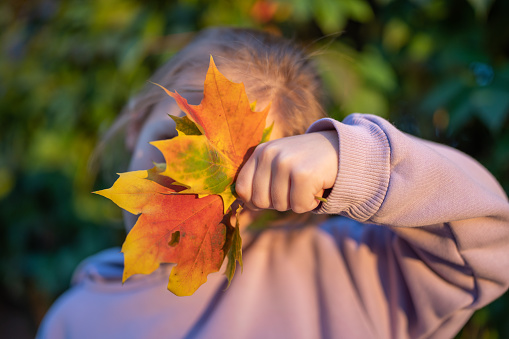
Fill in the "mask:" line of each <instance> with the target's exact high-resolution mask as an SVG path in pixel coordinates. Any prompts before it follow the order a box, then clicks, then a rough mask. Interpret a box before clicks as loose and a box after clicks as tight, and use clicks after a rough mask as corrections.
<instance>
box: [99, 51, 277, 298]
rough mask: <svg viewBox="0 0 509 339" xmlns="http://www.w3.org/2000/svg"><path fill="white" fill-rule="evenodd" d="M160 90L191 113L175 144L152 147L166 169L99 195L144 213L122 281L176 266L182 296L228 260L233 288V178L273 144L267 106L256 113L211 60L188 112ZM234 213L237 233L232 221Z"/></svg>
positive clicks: (133, 176) (174, 280)
mask: <svg viewBox="0 0 509 339" xmlns="http://www.w3.org/2000/svg"><path fill="white" fill-rule="evenodd" d="M156 85H157V84H156ZM158 86H160V85H158ZM160 87H161V88H162V89H164V90H165V91H166V93H167V94H168V95H169V96H171V97H172V98H174V99H175V101H176V103H177V104H178V106H179V107H180V109H181V110H182V111H183V112H185V113H186V116H184V117H182V118H180V117H174V116H170V117H171V118H172V119H173V120H174V121H175V123H176V128H177V131H178V136H177V137H175V138H173V139H170V140H162V141H154V142H152V143H151V144H152V145H154V146H155V147H157V148H158V149H159V150H160V151H161V152H162V154H163V155H164V159H165V163H163V164H156V165H155V167H154V168H152V169H149V170H142V171H134V172H127V173H120V174H119V178H118V179H117V181H116V182H115V183H114V184H113V186H112V187H111V188H109V189H105V190H101V191H97V192H94V193H97V194H100V195H102V196H104V197H106V198H108V199H110V200H112V201H113V202H114V203H116V204H117V205H118V206H119V207H121V208H123V209H125V210H126V211H128V212H130V213H133V214H140V216H139V218H138V221H137V222H136V224H135V225H134V227H133V229H132V230H131V231H130V232H129V234H128V235H127V238H126V240H125V242H124V244H123V246H122V252H123V253H124V273H123V278H122V281H123V282H125V281H126V280H127V279H128V278H129V277H130V276H132V275H134V274H138V273H141V274H150V273H152V272H153V271H155V270H156V269H157V268H158V267H159V265H160V264H161V263H174V264H176V265H175V266H174V267H173V268H172V270H171V272H170V277H169V283H168V289H169V290H170V291H171V292H173V293H175V294H176V295H178V296H185V295H191V294H193V293H194V292H195V291H196V290H197V289H198V288H199V287H200V286H201V285H202V284H203V283H205V282H206V281H207V275H208V274H210V273H213V272H217V271H219V269H220V268H221V266H222V263H223V261H224V260H225V258H226V257H228V264H227V267H226V272H225V274H226V276H227V278H228V281H229V283H230V282H231V279H232V278H233V275H234V273H235V268H236V261H238V262H239V264H240V266H241V267H242V240H241V238H240V231H239V224H238V214H239V213H240V210H241V207H239V208H237V209H235V210H234V209H233V208H232V204H233V203H234V201H235V200H236V196H235V189H234V188H235V179H236V176H237V174H238V172H239V170H240V168H241V167H242V165H243V164H244V162H245V161H246V160H247V159H248V158H249V156H250V155H251V153H252V151H253V150H254V148H255V147H256V145H258V144H260V143H261V142H264V141H266V140H267V139H268V138H269V135H270V130H271V128H270V127H269V128H265V124H266V118H267V114H268V111H269V107H266V108H265V109H264V110H262V111H261V112H256V111H254V110H255V107H254V106H255V104H250V103H249V100H248V98H247V95H246V92H245V88H244V85H243V84H242V83H240V84H236V83H233V82H231V81H229V80H228V79H226V78H225V77H224V76H223V75H222V74H221V73H220V72H219V70H218V69H217V67H216V65H215V64H214V60H213V59H212V57H211V58H210V66H209V69H208V71H207V76H206V79H205V86H204V92H203V100H202V102H201V103H200V105H196V106H194V105H189V104H188V103H187V100H186V99H184V98H183V97H182V96H180V95H179V94H178V93H177V92H176V91H175V93H173V92H170V91H168V90H167V89H165V88H164V87H162V86H160ZM234 213H236V214H237V223H236V225H235V226H233V225H231V224H230V222H229V220H230V217H231V216H232V215H233V214H234Z"/></svg>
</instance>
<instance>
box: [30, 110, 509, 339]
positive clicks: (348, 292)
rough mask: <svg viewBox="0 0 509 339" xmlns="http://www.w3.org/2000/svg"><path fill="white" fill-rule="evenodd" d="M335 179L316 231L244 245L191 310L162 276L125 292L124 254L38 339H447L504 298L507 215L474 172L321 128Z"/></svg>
mask: <svg viewBox="0 0 509 339" xmlns="http://www.w3.org/2000/svg"><path fill="white" fill-rule="evenodd" d="M330 129H336V130H337V132H338V135H339V159H340V160H339V171H338V176H337V180H336V184H335V186H334V188H333V189H332V191H331V193H330V195H329V196H328V202H327V203H324V204H322V205H321V206H320V207H319V208H318V210H317V212H318V213H328V214H337V215H338V216H336V217H331V218H329V219H328V220H327V221H325V222H323V223H322V224H319V225H314V224H309V225H305V226H302V225H301V226H299V227H291V228H270V229H267V230H265V231H263V232H261V233H257V234H250V235H249V234H248V235H247V236H245V237H244V243H245V246H244V272H243V273H242V274H240V272H239V273H238V274H237V275H236V277H235V279H234V281H233V282H232V284H231V286H230V288H229V289H228V290H226V291H225V287H226V281H225V278H224V276H223V275H222V274H220V273H217V274H212V275H210V276H209V279H208V282H207V283H206V284H204V285H203V286H202V287H200V289H198V291H197V292H196V293H195V294H194V295H193V296H191V297H176V296H175V295H173V294H172V293H170V292H168V291H167V290H166V285H167V279H168V275H169V270H170V268H171V266H170V265H166V266H165V267H161V268H160V269H159V270H158V271H156V272H155V273H153V274H151V275H149V276H135V277H133V278H131V279H130V280H129V281H128V282H127V283H126V284H125V285H124V286H122V285H121V276H122V268H123V259H122V254H121V253H119V250H118V249H112V250H107V251H105V252H102V253H99V254H98V255H96V256H93V257H91V258H89V259H87V260H86V261H85V262H84V263H83V264H82V265H81V266H80V267H79V268H78V270H77V272H76V274H75V277H74V279H73V287H72V288H71V289H70V290H69V291H68V292H66V293H65V294H64V295H63V296H62V297H61V298H60V299H59V300H58V301H57V302H56V303H55V305H54V306H53V307H52V309H51V310H50V311H49V313H48V314H47V316H46V318H45V320H44V321H43V323H42V325H41V328H40V330H39V333H38V338H40V339H42V338H52V339H59V338H122V339H127V338H306V339H307V338H349V339H352V338H391V339H392V338H451V337H453V336H454V335H455V334H456V333H457V332H458V331H459V330H460V329H461V327H462V326H463V324H464V323H465V322H466V321H467V320H468V318H469V317H470V316H471V315H472V313H473V311H474V310H475V309H478V308H480V307H482V306H484V305H486V304H488V303H489V302H491V301H493V300H494V299H496V298H497V297H498V296H500V295H501V294H503V293H504V292H505V291H506V290H507V288H508V285H509V203H508V201H507V197H506V196H505V194H504V191H503V190H502V189H501V187H500V186H499V185H498V183H497V182H496V181H495V180H494V179H493V177H492V176H491V175H490V174H489V173H488V171H487V170H486V169H484V168H483V167H482V166H480V165H479V164H478V163H477V162H476V161H474V160H472V159H471V158H469V157H468V156H466V155H464V154H462V153H460V152H458V151H456V150H454V149H451V148H449V147H446V146H442V145H438V144H434V143H431V142H428V141H424V140H421V139H418V138H415V137H412V136H409V135H406V134H404V133H402V132H400V131H398V130H397V129H396V128H394V127H393V126H392V125H391V124H389V123H388V122H387V121H385V120H383V119H382V118H380V117H376V116H371V115H361V114H353V115H350V116H349V117H348V118H347V119H345V121H344V122H343V123H339V122H337V121H335V120H332V119H322V120H319V121H317V122H316V123H314V124H313V125H312V126H311V127H310V128H309V130H308V132H313V131H319V130H330Z"/></svg>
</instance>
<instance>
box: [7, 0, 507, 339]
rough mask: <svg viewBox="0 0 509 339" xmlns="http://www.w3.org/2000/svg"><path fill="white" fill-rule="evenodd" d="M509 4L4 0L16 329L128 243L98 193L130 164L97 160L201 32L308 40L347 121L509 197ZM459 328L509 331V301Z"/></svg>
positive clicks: (15, 333)
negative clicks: (482, 177) (396, 131)
mask: <svg viewBox="0 0 509 339" xmlns="http://www.w3.org/2000/svg"><path fill="white" fill-rule="evenodd" d="M508 14H509V1H504V0H451V1H445V0H413V1H408V0H407V1H402V0H392V1H391V0H295V1H292V0H246V1H232V0H216V1H205V0H180V1H164V2H163V1H150V0H143V1H141V0H137V1H136V0H88V1H80V0H75V1H72V0H69V1H59V0H40V1H37V0H32V1H28V0H2V2H1V3H0V48H1V53H0V332H1V334H0V337H4V336H5V337H7V338H14V337H16V338H32V337H33V336H34V334H35V331H36V329H37V326H38V324H39V322H40V320H41V319H42V317H43V316H44V314H45V312H46V311H47V309H48V307H49V306H50V305H51V303H52V302H53V301H54V300H55V298H56V297H58V296H59V295H60V294H61V293H62V292H63V291H64V290H65V289H66V288H68V286H69V280H70V277H71V274H72V271H73V269H74V268H75V267H76V265H77V264H78V263H79V262H80V261H81V260H82V259H83V258H85V257H87V256H89V255H91V254H93V253H95V252H97V251H99V250H101V249H104V248H107V247H111V246H119V245H121V243H122V241H123V239H124V237H125V234H124V230H123V226H122V223H121V213H120V209H118V208H117V207H116V206H115V205H114V204H112V203H110V202H109V201H107V200H106V199H104V198H101V197H98V196H95V195H92V194H91V193H90V192H91V191H93V190H96V189H101V188H107V187H110V186H111V184H112V183H113V180H114V179H115V172H121V171H125V163H126V160H124V161H118V159H116V158H122V157H121V156H119V157H116V158H115V157H112V158H110V157H108V158H107V159H105V162H106V165H107V166H105V168H107V170H99V169H97V168H96V167H93V166H92V167H91V166H89V157H90V155H91V152H92V151H93V150H94V147H95V145H96V142H97V140H98V138H100V137H101V135H103V134H104V133H105V131H106V130H107V129H108V127H109V126H110V125H111V123H112V122H113V120H114V119H115V117H116V115H117V113H118V112H119V111H120V110H121V108H122V106H123V105H124V104H125V103H126V102H127V100H128V98H129V97H130V95H132V94H133V93H135V92H136V91H137V90H139V89H140V88H141V86H143V85H144V84H145V82H146V80H147V79H148V77H149V76H150V74H151V73H152V72H153V71H154V70H155V69H156V68H157V67H158V66H160V65H161V64H162V63H163V62H164V61H166V60H167V59H168V58H170V57H171V56H172V55H173V54H174V53H175V52H176V51H177V50H178V49H179V48H181V47H182V46H183V45H184V44H185V43H186V42H187V41H189V39H190V38H192V36H193V32H196V31H198V30H200V29H202V28H204V27H208V26H212V25H234V26H243V27H257V28H262V29H266V30H270V31H273V32H277V33H280V34H282V35H284V36H286V37H289V38H293V39H295V40H296V41H298V42H301V43H302V44H303V45H304V46H307V47H308V48H309V49H311V50H312V51H315V52H316V53H315V54H316V60H317V62H318V65H319V68H320V71H321V72H322V73H323V77H324V80H325V85H326V88H327V91H328V92H329V93H330V97H331V99H330V100H329V101H328V102H327V103H326V104H327V107H328V109H329V112H330V114H331V115H332V116H334V117H335V118H338V119H341V118H342V117H344V116H345V115H347V114H348V113H351V112H369V113H374V114H378V115H381V116H383V117H385V118H387V119H389V120H390V121H391V122H393V123H394V124H395V125H396V126H398V127H399V128H400V129H402V130H404V131H407V132H409V133H411V134H414V135H418V136H420V137H424V138H427V139H431V140H435V141H439V142H442V143H445V144H448V145H451V146H453V147H456V148H458V149H460V150H462V151H464V152H466V153H468V154H470V155H472V156H473V157H475V158H476V159H478V160H479V161H480V162H481V163H483V164H484V165H485V166H486V167H487V168H488V169H489V170H490V171H491V172H492V173H493V174H494V175H495V176H496V177H497V178H498V180H499V181H500V183H501V184H502V185H503V187H504V189H505V190H506V192H509V119H508V116H509V20H508ZM113 148H114V149H115V152H113V153H115V154H117V153H119V154H123V152H124V150H123V148H122V146H121V142H119V143H118V145H117V146H115V147H113ZM124 159H125V158H124ZM458 338H509V297H508V296H507V295H505V296H504V297H502V298H501V299H499V300H497V301H495V302H494V303H492V304H491V305H489V306H487V307H486V308H484V309H482V310H480V311H478V312H476V313H475V315H474V316H473V318H472V319H471V320H470V321H469V323H468V324H467V325H466V326H465V328H464V329H463V331H462V332H461V333H460V334H459V335H458Z"/></svg>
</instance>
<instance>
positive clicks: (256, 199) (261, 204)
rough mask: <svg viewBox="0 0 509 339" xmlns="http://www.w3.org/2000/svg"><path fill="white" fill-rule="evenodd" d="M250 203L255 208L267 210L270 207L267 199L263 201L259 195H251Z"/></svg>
mask: <svg viewBox="0 0 509 339" xmlns="http://www.w3.org/2000/svg"><path fill="white" fill-rule="evenodd" d="M251 203H252V204H253V205H254V206H255V207H257V208H268V207H269V206H270V202H269V201H268V199H265V198H263V197H261V196H259V195H253V197H252V199H251Z"/></svg>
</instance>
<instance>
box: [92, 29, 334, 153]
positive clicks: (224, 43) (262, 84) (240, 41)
mask: <svg viewBox="0 0 509 339" xmlns="http://www.w3.org/2000/svg"><path fill="white" fill-rule="evenodd" d="M210 55H212V56H213V57H214V61H215V63H216V65H217V66H218V68H219V70H220V71H221V72H222V73H223V74H224V75H225V76H226V77H227V78H228V79H230V80H232V81H234V82H243V83H244V85H245V87H246V92H247V94H248V98H249V100H250V101H254V100H257V107H258V109H262V108H263V107H265V105H266V104H268V103H269V102H270V103H271V110H275V112H277V118H276V119H277V120H276V121H275V124H280V125H281V129H282V130H283V132H284V136H289V135H295V134H302V133H303V132H304V131H305V130H306V128H307V127H308V126H309V125H310V124H311V123H312V122H314V121H316V120H317V119H320V118H322V117H324V116H325V115H326V114H325V112H324V110H323V108H322V105H321V102H322V101H323V100H322V85H321V80H320V76H319V74H318V72H317V70H316V68H315V66H314V64H313V62H312V60H311V59H310V57H309V56H308V55H307V54H306V52H305V51H304V50H303V49H302V48H300V47H298V46H297V45H296V44H295V43H293V42H292V41H289V40H287V39H285V38H282V37H280V36H277V35H274V34H271V33H267V32H263V31H257V30H252V29H241V28H210V29H206V30H204V31H202V32H200V33H198V34H197V35H196V36H195V38H194V39H193V40H192V41H191V42H190V43H189V44H188V45H187V46H185V47H184V48H183V49H182V50H181V51H179V52H178V53H177V54H176V55H175V56H174V57H173V58H171V59H170V60H169V61H168V62H167V63H166V64H164V65H163V66H162V67H161V68H160V69H159V70H157V71H156V72H155V74H154V75H153V76H152V77H151V79H150V81H152V82H155V83H158V84H160V85H162V86H164V87H166V88H167V89H169V90H171V91H174V90H177V91H178V92H179V93H181V94H182V95H183V96H184V97H185V92H201V91H203V82H204V80H205V74H206V72H207V68H208V65H209V56H210ZM177 86H178V88H176V87H177ZM166 98H167V95H166V94H165V93H164V92H163V91H162V90H161V89H160V88H158V87H157V86H155V85H153V84H151V83H147V85H145V87H144V88H143V89H142V90H141V91H140V92H139V93H138V94H137V95H135V96H133V97H132V98H131V99H130V100H129V102H128V104H127V105H126V106H125V107H124V109H123V110H122V112H121V114H120V115H119V117H118V118H117V120H116V121H115V123H114V124H113V126H112V127H111V128H110V129H109V131H108V132H107V133H106V135H105V136H104V138H103V141H102V143H101V144H102V145H100V146H99V147H98V149H96V151H97V152H96V153H98V154H101V153H102V149H103V147H104V146H105V145H106V144H107V143H108V141H109V140H110V139H112V137H113V136H114V135H116V134H118V132H119V131H120V130H122V129H123V128H125V129H126V134H125V137H126V138H125V143H126V146H127V148H128V149H129V150H131V151H132V150H133V149H134V146H135V144H136V141H137V139H138V135H139V132H140V129H141V127H142V126H143V123H144V121H145V119H146V118H147V117H148V115H149V114H150V112H151V111H152V108H153V107H154V106H155V105H156V104H157V103H159V102H160V101H161V100H164V99H166ZM98 154H95V156H94V157H93V158H96V156H97V155H98ZM96 160H97V158H96V159H95V160H94V161H93V162H96Z"/></svg>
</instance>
